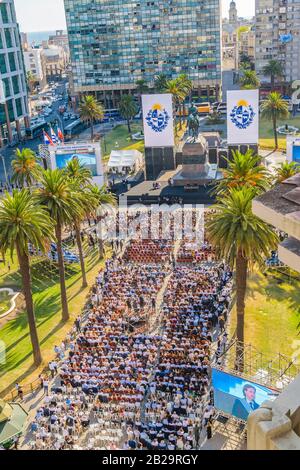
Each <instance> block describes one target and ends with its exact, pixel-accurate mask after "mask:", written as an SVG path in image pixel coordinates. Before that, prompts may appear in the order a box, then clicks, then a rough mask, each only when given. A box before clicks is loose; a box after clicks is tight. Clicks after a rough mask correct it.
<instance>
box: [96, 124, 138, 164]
mask: <svg viewBox="0 0 300 470" xmlns="http://www.w3.org/2000/svg"><path fill="white" fill-rule="evenodd" d="M141 130H142V124H141V123H133V124H131V131H132V134H137V133H138V132H141ZM101 145H102V152H103V155H105V157H106V159H107V158H108V156H109V155H110V153H111V151H112V150H121V149H122V150H123V149H137V150H139V151H140V152H143V151H144V141H143V140H140V141H134V140H131V137H130V135H129V133H128V128H127V125H123V124H122V125H119V126H116V127H115V128H114V129H113V130H112V131H111V132H109V133H108V134H106V135H105V139H103V138H102V139H101Z"/></svg>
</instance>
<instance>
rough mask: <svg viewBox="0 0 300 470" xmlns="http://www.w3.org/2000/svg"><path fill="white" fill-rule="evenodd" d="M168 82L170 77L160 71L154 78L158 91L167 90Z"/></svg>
mask: <svg viewBox="0 0 300 470" xmlns="http://www.w3.org/2000/svg"><path fill="white" fill-rule="evenodd" d="M167 82H168V78H167V76H166V75H165V74H164V73H160V74H158V75H156V77H155V79H154V86H155V89H156V91H158V92H162V91H165V90H166V88H167Z"/></svg>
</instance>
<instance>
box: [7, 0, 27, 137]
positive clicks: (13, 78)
mask: <svg viewBox="0 0 300 470" xmlns="http://www.w3.org/2000/svg"><path fill="white" fill-rule="evenodd" d="M0 79H1V91H2V93H1V95H3V96H1V103H0V140H1V143H3V142H6V141H9V142H12V141H13V140H14V139H18V138H20V137H21V134H22V128H23V129H24V128H25V127H27V126H28V125H29V118H28V98H27V85H26V79H25V68H24V61H23V55H22V49H21V43H20V32H19V27H18V24H17V21H16V12H15V6H14V1H13V0H1V3H0Z"/></svg>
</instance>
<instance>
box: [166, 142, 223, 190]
mask: <svg viewBox="0 0 300 470" xmlns="http://www.w3.org/2000/svg"><path fill="white" fill-rule="evenodd" d="M217 179H218V171H217V166H216V165H210V164H209V162H208V142H207V140H206V139H205V138H204V137H203V136H202V135H200V134H199V135H198V137H197V138H196V139H194V138H193V137H189V138H188V139H187V141H186V143H185V144H184V146H183V149H182V170H181V171H179V173H177V174H176V175H175V176H174V177H173V181H174V186H193V187H195V186H205V185H208V184H210V183H212V182H214V181H216V180H217Z"/></svg>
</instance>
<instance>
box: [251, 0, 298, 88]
mask: <svg viewBox="0 0 300 470" xmlns="http://www.w3.org/2000/svg"><path fill="white" fill-rule="evenodd" d="M255 6H256V26H255V28H256V52H255V56H256V57H255V62H256V69H257V72H258V74H259V75H260V76H261V78H262V80H263V81H267V80H269V79H268V78H266V77H264V76H263V69H264V67H265V66H266V65H267V63H268V62H269V61H270V60H271V59H274V60H278V61H280V62H281V63H282V66H283V70H284V79H285V81H286V82H291V81H293V80H297V79H299V78H300V0H256V5H255Z"/></svg>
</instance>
